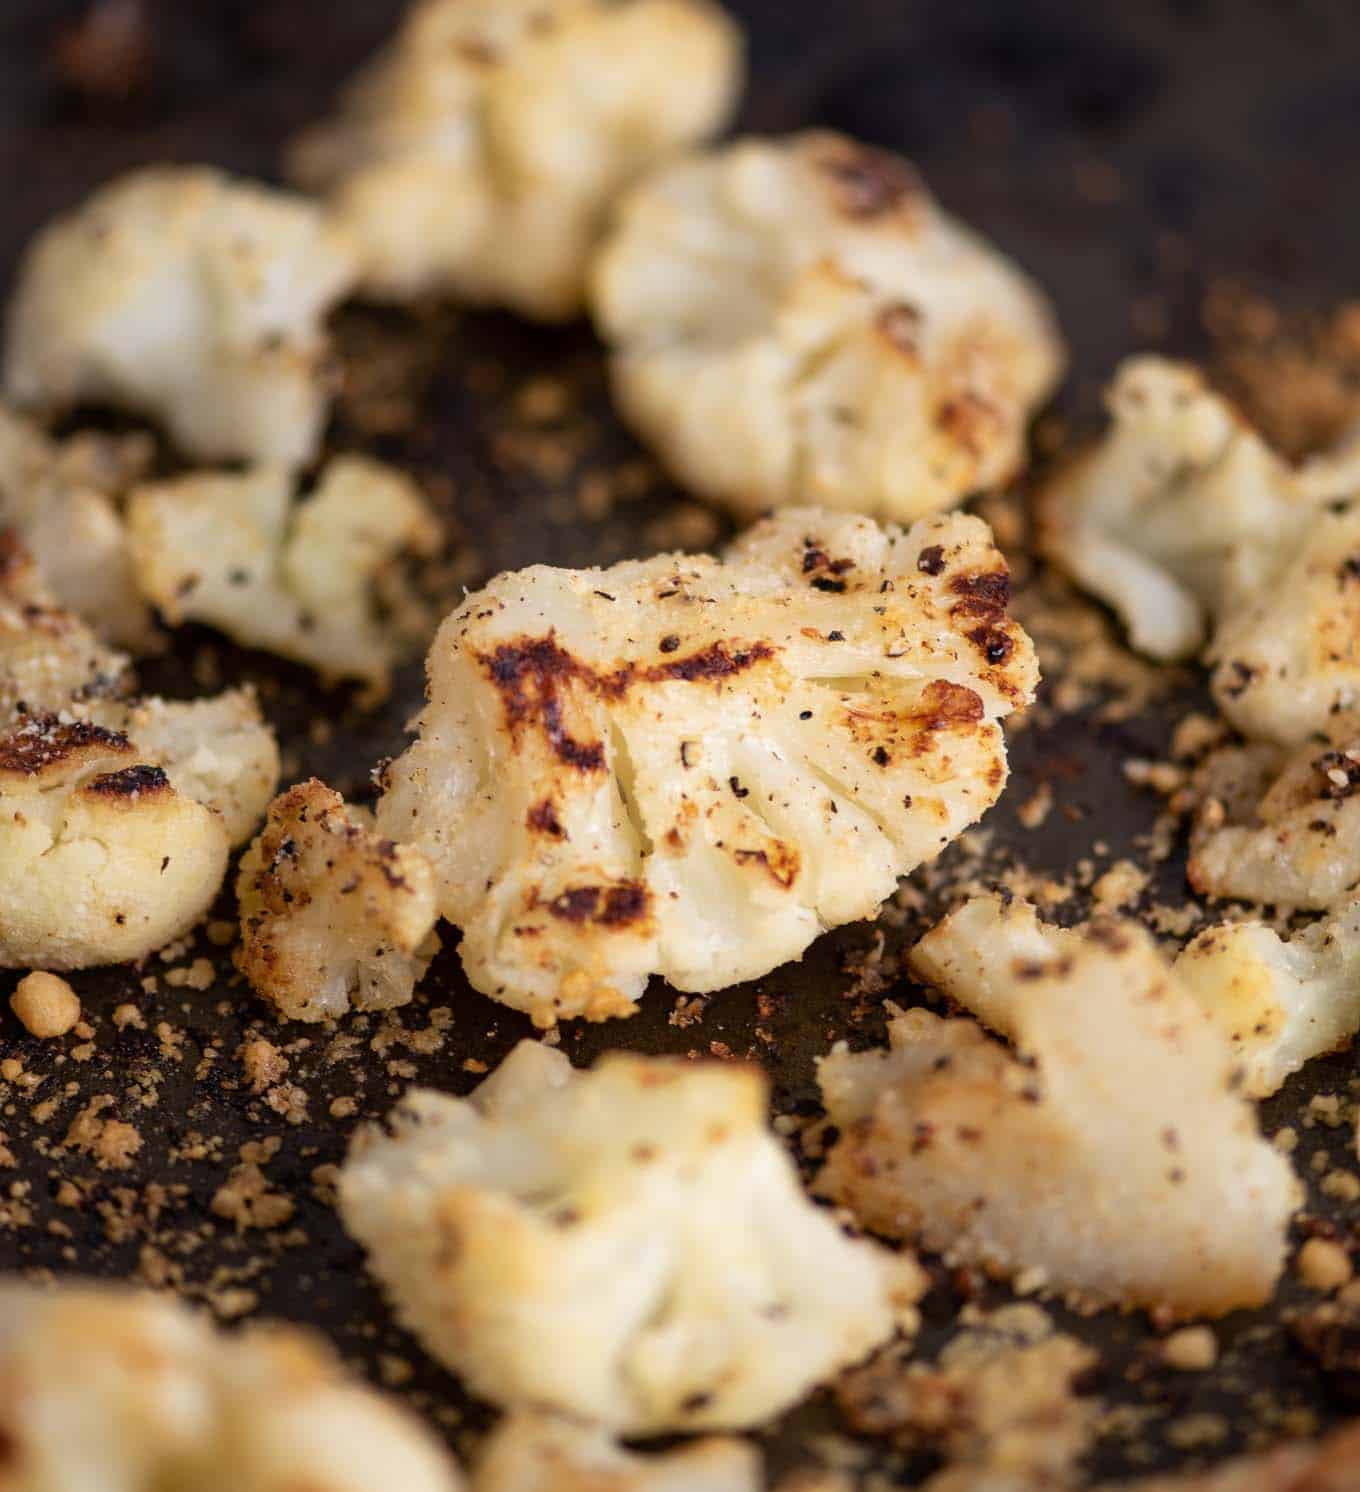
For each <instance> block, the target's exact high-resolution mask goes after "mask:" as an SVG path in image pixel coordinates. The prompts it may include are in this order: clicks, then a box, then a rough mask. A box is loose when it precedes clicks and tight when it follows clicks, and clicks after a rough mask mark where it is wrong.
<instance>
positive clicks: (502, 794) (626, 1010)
mask: <svg viewBox="0 0 1360 1492" xmlns="http://www.w3.org/2000/svg"><path fill="white" fill-rule="evenodd" d="M1009 595H1010V581H1009V576H1008V573H1007V570H1006V566H1005V562H1004V560H1003V559H1002V557H1001V555H1000V553H999V552H998V551H997V549H996V548H995V546H994V545H993V543H992V540H991V534H990V531H989V530H988V529H987V527H986V525H985V524H983V523H982V522H981V520H979V519H977V518H972V517H966V516H964V515H961V514H954V515H950V516H947V517H945V516H941V517H934V518H927V519H922V520H921V521H920V522H918V523H916V524H914V525H913V526H912V527H911V528H910V529H909V530H903V529H899V528H896V527H893V526H884V527H879V526H878V525H877V524H875V523H874V522H872V521H871V520H869V519H866V518H858V517H853V516H849V515H845V514H832V513H825V512H821V511H819V510H817V509H813V508H795V509H791V510H788V511H786V512H784V513H781V514H779V515H778V516H776V517H775V518H772V519H769V520H767V521H765V522H763V523H759V524H757V525H756V526H755V527H753V528H752V529H750V530H749V531H748V532H747V533H746V534H745V535H744V536H743V537H742V538H740V539H739V540H738V541H737V542H736V543H735V544H734V545H733V546H732V547H731V548H730V549H729V550H728V551H727V554H726V556H725V557H724V558H723V559H712V558H709V557H707V556H682V555H662V556H659V557H657V558H655V559H650V560H642V561H627V562H625V563H623V564H619V565H615V566H613V567H612V568H609V569H592V570H557V569H549V568H548V567H546V566H535V567H533V568H531V569H528V570H524V571H520V572H518V573H515V574H506V575H501V576H499V577H497V579H495V580H493V581H492V582H491V584H490V585H488V586H487V587H486V588H485V589H484V590H481V591H478V592H477V593H475V594H474V595H471V596H469V597H468V598H467V600H466V601H465V602H464V603H463V605H462V606H460V607H459V608H458V609H457V610H456V611H455V612H453V613H452V615H451V616H449V617H448V618H447V619H446V620H445V622H444V624H443V626H442V627H441V628H440V631H439V634H438V636H437V637H436V639H435V641H434V645H433V646H432V648H431V650H430V656H429V661H428V677H429V690H428V695H427V698H428V704H427V705H426V708H425V710H424V712H423V713H422V715H421V716H420V718H419V721H418V722H417V724H418V728H419V731H420V736H419V739H418V740H417V741H416V742H415V743H414V744H413V745H412V746H411V747H410V748H409V749H408V750H407V751H406V752H405V753H404V754H403V755H402V756H400V757H399V758H398V759H397V760H396V761H394V762H392V763H391V764H390V765H389V766H388V767H387V768H386V770H385V772H384V774H383V796H382V799H381V801H380V803H379V805H378V813H377V817H378V826H379V828H380V829H381V830H382V832H384V833H385V834H388V835H390V836H391V837H392V838H393V839H396V840H398V841H400V842H403V843H408V842H409V843H411V844H414V845H416V846H418V847H419V848H420V849H421V850H423V851H424V852H425V853H426V854H427V855H428V856H429V858H430V859H431V861H432V862H433V863H434V865H435V868H436V873H437V877H438V894H439V909H440V911H441V912H442V913H443V915H444V916H445V917H447V918H448V919H449V920H450V921H451V922H453V923H455V924H456V925H457V926H459V927H460V928H461V929H462V931H463V941H462V944H461V946H460V949H459V953H460V956H461V958H462V961H463V966H464V969H465V970H466V971H467V975H468V978H469V980H470V981H471V983H472V984H473V985H474V987H475V988H477V989H479V990H481V991H482V992H483V993H485V994H488V995H491V996H492V997H494V998H495V999H498V1000H501V1001H503V1002H504V1003H505V1004H507V1005H512V1006H514V1007H515V1008H517V1009H520V1010H524V1011H526V1012H528V1013H529V1014H530V1015H531V1017H532V1018H533V1020H534V1022H535V1023H536V1024H537V1025H540V1026H544V1027H546V1026H551V1025H552V1024H553V1023H554V1022H555V1021H557V1020H559V1019H570V1018H574V1017H579V1016H585V1017H586V1018H587V1019H592V1020H601V1019H604V1018H606V1017H609V1016H617V1015H628V1014H631V1013H632V1012H633V1011H634V1009H635V1008H636V1006H635V1001H636V1000H637V999H638V997H639V996H640V995H641V994H642V992H643V990H644V989H645V988H646V986H647V983H648V980H649V978H650V977H651V976H652V975H654V974H660V975H662V976H663V977H664V978H665V979H667V980H668V981H669V983H670V984H671V985H672V987H674V988H676V989H679V990H684V991H689V992H705V991H710V990H715V989H722V988H725V987H727V986H728V985H731V984H734V983H737V982H738V981H740V980H744V979H752V978H756V977H758V976H760V975H761V974H764V973H767V972H768V971H769V970H770V969H772V968H775V967H776V966H777V965H779V964H781V963H783V962H785V961H786V960H788V959H792V958H797V957H798V956H799V955H800V954H801V953H802V952H803V950H804V949H805V948H806V947H807V946H808V945H809V943H811V942H812V940H813V939H814V938H815V937H817V936H818V935H819V934H820V933H822V932H824V931H825V930H826V929H828V928H830V927H836V926H840V925H841V924H843V923H846V922H852V921H857V920H859V919H861V918H865V917H871V916H873V915H875V913H876V912H877V910H878V908H879V906H880V904H881V903H882V902H883V901H884V900H885V899H886V898H887V897H889V896H891V895H892V894H893V892H894V891H895V890H896V888H897V885H898V878H899V877H900V876H903V875H905V874H907V873H908V872H909V871H911V870H912V869H913V868H914V867H916V866H917V865H920V864H922V863H923V862H926V861H929V860H932V859H934V857H935V856H936V855H938V854H939V853H940V852H941V851H942V850H943V849H944V848H945V846H946V845H948V844H949V843H950V842H951V840H953V839H954V838H956V837H957V835H958V834H959V833H960V832H961V831H962V830H963V829H965V828H966V827H967V826H968V825H969V824H971V823H973V822H975V821H976V820H977V819H978V818H979V817H981V815H982V814H983V813H984V812H985V811H986V810H987V809H988V808H989V807H990V806H991V805H992V803H994V802H995V801H996V798H997V797H998V796H999V794H1000V792H1001V790H1002V788H1003V786H1004V784H1005V780H1006V747H1005V739H1004V736H1003V734H1002V728H1001V722H1002V721H1003V720H1004V719H1005V718H1006V717H1007V716H1008V715H1010V714H1011V713H1012V712H1013V711H1014V710H1016V709H1017V708H1020V707H1022V706H1023V705H1025V704H1026V703H1028V702H1029V700H1030V699H1031V698H1032V695H1033V690H1034V686H1035V683H1036V678H1037V669H1036V665H1035V661H1034V654H1033V650H1032V647H1031V645H1030V641H1029V639H1028V637H1027V636H1026V635H1025V633H1024V631H1023V630H1022V629H1021V628H1020V627H1019V626H1018V624H1016V623H1015V622H1014V621H1012V620H1011V619H1010V617H1009V615H1008V613H1007V609H1006V608H1007V601H1008V599H1009Z"/></svg>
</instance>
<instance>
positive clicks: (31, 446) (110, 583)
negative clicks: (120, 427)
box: [0, 404, 155, 648]
mask: <svg viewBox="0 0 1360 1492" xmlns="http://www.w3.org/2000/svg"><path fill="white" fill-rule="evenodd" d="M150 457H151V442H150V440H149V438H146V437H139V436H135V435H134V436H124V437H121V438H120V437H112V436H106V435H100V434H94V433H90V434H82V435H76V436H72V437H71V438H70V439H69V440H64V441H60V442H58V441H54V440H51V439H49V438H48V437H47V436H46V435H45V434H44V433H43V432H42V430H41V429H39V427H38V426H37V425H35V424H34V423H33V422H32V421H31V420H27V419H25V418H23V417H22V416H20V415H17V414H15V413H13V412H12V411H11V410H9V409H7V408H6V407H5V406H4V405H2V404H0V529H3V528H13V529H15V530H16V531H17V532H18V534H19V536H20V537H21V538H22V540H23V543H24V547H25V548H26V549H27V550H28V551H29V552H30V553H31V554H32V555H33V557H34V559H35V560H36V561H37V564H38V567H39V568H40V570H41V571H42V575H43V579H44V580H45V581H46V583H47V584H48V586H50V587H51V590H52V593H53V595H54V596H55V597H56V598H57V600H58V601H59V602H60V603H61V605H63V606H65V607H68V608H69V609H70V610H72V611H74V612H76V613H77V614H78V615H79V616H81V617H83V618H84V619H85V620H86V621H88V622H89V623H90V624H91V625H92V626H94V627H95V628H96V629H97V630H98V632H99V634H100V636H101V637H105V638H107V639H108V640H109V641H111V642H114V643H118V644H121V645H122V646H124V647H132V648H142V647H147V646H149V645H150V644H151V643H152V642H153V641H154V640H155V628H154V626H153V625H152V620H151V609H150V607H148V606H147V604H146V602H145V600H143V598H142V596H141V594H140V593H139V592H138V590H137V584H136V580H135V578H134V576H133V573H132V562H131V559H130V558H129V556H128V552H127V535H126V532H125V530H124V527H123V518H122V513H121V511H120V505H119V504H120V499H121V497H122V495H123V493H124V492H126V490H127V488H128V487H129V486H130V485H131V484H132V482H134V481H135V480H136V479H137V478H138V477H140V476H141V475H142V474H143V473H144V472H145V470H146V467H147V465H148V464H149V461H150Z"/></svg>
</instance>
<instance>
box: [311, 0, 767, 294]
mask: <svg viewBox="0 0 1360 1492" xmlns="http://www.w3.org/2000/svg"><path fill="white" fill-rule="evenodd" d="M741 58H742V45H741V36H740V33H739V31H738V30H737V28H736V26H735V25H734V24H733V22H732V21H731V20H730V19H729V18H728V17H727V16H726V15H725V14H724V13H723V11H722V10H721V9H720V8H719V7H718V6H717V5H713V4H709V3H707V0H420V3H417V4H416V5H415V6H413V8H412V10H411V12H410V14H409V16H408V17H407V19H406V21H405V23H404V25H403V26H402V28H401V30H400V31H399V33H398V34H397V36H396V38H395V39H394V40H393V42H392V43H391V45H390V46H389V47H388V48H387V50H386V51H384V52H383V53H382V54H381V55H380V56H379V57H378V58H377V59H375V61H374V62H373V63H372V64H370V66H369V67H368V68H367V69H365V71H364V72H363V73H362V74H361V75H360V76H359V78H358V79H357V80H356V82H355V83H354V84H353V86H352V87H351V88H350V90H349V92H348V95H347V96H346V98H345V99H344V101H343V104H342V108H341V111H340V114H339V117H338V118H337V119H335V120H333V121H331V122H329V123H326V124H323V125H320V126H319V127H317V128H315V129H313V130H311V131H309V132H308V133H307V134H305V135H304V136H303V137H302V138H301V139H300V140H299V141H298V142H297V144H296V145H295V147H294V149H293V152H292V160H291V167H292V174H293V175H294V177H295V178H296V179H297V180H298V181H300V182H301V183H302V184H303V186H304V187H306V188H307V189H308V190H312V191H321V192H324V193H326V194H327V195H328V196H329V198H330V201H331V208H332V211H333V214H334V216H335V218H336V220H337V221H338V222H340V223H341V224H342V225H343V226H344V227H345V228H346V229H347V230H349V231H350V232H351V233H352V235H353V237H354V239H355V241H356V242H357V243H358V244H359V246H360V248H361V251H362V263H363V283H364V287H365V288H366V289H367V290H368V291H369V292H370V293H372V294H374V295H377V296H380V297H382V298H384V299H389V300H396V301H405V300H412V299H415V298H416V297H418V296H421V295H426V294H430V293H432V292H433V293H439V292H444V291H449V292H452V293H453V294H455V295H457V296H459V297H461V298H463V299H465V300H471V301H478V302H486V303H490V304H496V305H506V306H510V307H512V308H513V309H515V310H518V311H521V312H523V313H524V314H526V315H529V316H535V317H540V318H543V319H546V320H560V319H564V318H566V317H570V316H572V315H575V314H576V313H577V312H578V311H579V310H580V308H581V304H582V300H583V296H584V286H585V278H586V269H587V265H588V263H589V259H590V255H591V253H592V251H593V250H594V247H595V244H596V242H597V240H598V238H599V235H600V231H601V228H602V226H603V220H604V216H605V213H606V211H607V209H608V207H609V204H610V201H611V199H612V198H613V196H614V195H615V194H616V193H617V192H618V191H619V189H620V188H621V187H623V186H625V185H626V184H627V183H628V182H630V181H631V180H632V179H633V178H634V177H636V176H637V175H639V174H640V173H641V172H642V171H644V170H645V169H646V168H647V167H648V166H649V165H651V164H652V163H654V162H655V161H657V160H659V159H662V158H664V157H666V156H668V155H670V154H672V153H674V151H675V150H677V149H678V148H679V147H681V146H684V145H689V144H693V143H695V142H697V141H700V140H704V139H707V138H708V137H709V136H711V135H713V134H715V133H717V131H718V130H719V129H721V128H722V126H723V125H724V123H725V122H726V120H727V118H728V115H729V114H730V113H731V111H732V109H733V107H734V105H735V103H736V97H737V93H738V89H739V87H740V83H741V75H742V61H741Z"/></svg>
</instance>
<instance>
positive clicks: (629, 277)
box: [592, 131, 1063, 522]
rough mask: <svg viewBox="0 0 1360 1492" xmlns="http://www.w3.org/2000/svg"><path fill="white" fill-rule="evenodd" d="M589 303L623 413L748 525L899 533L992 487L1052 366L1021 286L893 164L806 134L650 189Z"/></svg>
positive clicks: (632, 198)
mask: <svg viewBox="0 0 1360 1492" xmlns="http://www.w3.org/2000/svg"><path fill="white" fill-rule="evenodd" d="M592 302H593V310H594V314H595V319H596V323H597V325H598V327H599V329H600V333H601V335H602V336H603V338H604V339H605V341H606V342H607V343H608V344H609V345H610V347H611V349H612V358H611V373H612V380H613V388H614V396H615V399H616V401H617V402H618V405H619V408H620V410H621V412H622V413H623V415H624V417H625V418H626V419H627V420H628V422H629V423H630V424H632V425H633V426H634V427H635V428H636V429H637V431H638V432H639V434H640V435H641V436H642V437H643V438H644V439H645V440H646V441H647V442H648V443H649V444H650V445H652V446H653V447H654V448H655V450H656V451H657V453H658V454H659V455H660V457H661V459H662V461H663V462H664V464H665V465H666V466H667V467H668V468H669V469H670V470H671V471H672V472H673V473H674V475H675V476H676V477H677V478H678V479H679V480H680V481H681V482H683V483H684V484H685V485H686V486H688V487H690V488H692V489H693V490H694V491H695V492H697V493H699V494H700V495H701V496H703V497H706V498H709V499H711V500H713V501H715V502H718V503H721V504H723V505H724V506H726V507H728V508H730V509H731V510H732V511H733V512H735V513H736V514H737V515H738V516H740V517H744V518H751V517H754V516H756V515H757V514H759V513H763V512H765V511H767V510H768V509H770V508H779V507H783V506H786V505H788V504H791V503H819V504H821V505H822V506H824V507H827V508H843V509H850V510H852V511H854V512H858V513H868V514H872V515H873V516H875V517H879V518H890V519H894V520H896V521H898V522H906V521H909V520H910V519H913V518H917V517H919V516H920V515H921V514H923V513H928V512H930V511H932V510H934V509H937V508H943V507H949V506H951V505H953V504H954V503H957V502H958V501H959V500H960V499H961V498H963V497H965V496H966V495H967V494H968V493H970V492H972V491H975V490H977V489H979V488H982V487H989V486H993V485H995V484H997V483H1000V482H1004V481H1006V480H1008V479H1009V478H1010V477H1011V476H1012V475H1014V473H1015V472H1016V471H1017V470H1018V469H1019V468H1020V467H1021V466H1022V465H1023V464H1024V461H1025V439H1026V430H1027V426H1028V423H1029V419H1030V416H1031V415H1032V414H1033V413H1034V411H1035V409H1036V408H1037V407H1038V406H1039V405H1040V404H1041V403H1042V402H1043V401H1044V399H1045V398H1046V397H1047V395H1048V394H1049V392H1050V391H1051V390H1052V388H1053V385H1054V384H1055V383H1056V382H1057V379H1058V376H1059V374H1060V373H1061V370H1062V365H1063V349H1062V343H1061V341H1060V339H1059V337H1058V333H1057V330H1056V326H1055V323H1054V320H1053V316H1052V312H1051V310H1050V308H1049V305H1048V302H1047V301H1046V299H1045V298H1044V296H1043V295H1042V293H1041V292H1040V291H1039V289H1038V288H1037V286H1035V285H1034V284H1033V282H1031V281H1030V280H1029V279H1028V278H1027V277H1026V276H1025V275H1024V274H1023V273H1022V272H1021V271H1020V270H1019V269H1018V268H1017V267H1016V266H1015V265H1014V264H1012V263H1011V262H1010V261H1009V260H1008V259H1006V258H1005V257H1004V256H1003V255H1002V254H1001V253H1000V252H999V251H997V250H996V249H995V248H993V247H992V246H991V245H990V244H988V243H986V242H985V241H984V240H983V239H982V238H981V237H980V236H979V235H977V234H976V233H974V232H973V231H972V230H971V229H970V228H967V227H965V226H964V225H963V224H962V223H960V222H958V221H956V220H955V219H954V218H952V217H950V216H949V215H948V214H947V213H945V212H944V211H943V210H942V209H941V208H940V207H939V206H938V205H937V204H936V203H935V201H934V199H933V198H932V197H931V196H930V194H929V192H928V191H927V190H926V188H925V186H924V184H923V183H922V182H921V180H920V179H919V177H918V176H917V175H916V173H915V171H914V170H913V169H912V167H911V166H910V165H908V163H907V162H906V161H904V160H901V159H900V158H898V157H896V156H893V155H890V154H888V153H887V152H885V151H881V150H876V149H871V148H870V147H868V146H865V145H861V144H859V143H857V142H856V141H854V140H850V139H847V138H846V137H845V136H842V135H834V134H830V133H826V132H820V131H819V132H809V133H807V134H800V135H793V136H790V137H787V138H785V139H743V140H739V141H737V142H736V143H735V144H731V145H726V146H722V147H719V148H718V149H716V150H713V151H711V152H708V153H706V154H701V155H694V156H690V157H686V158H684V159H682V160H680V161H678V162H677V163H675V164H674V165H670V166H667V167H663V168H661V169H660V170H658V171H656V172H655V173H653V174H652V175H651V176H649V177H647V178H646V179H645V180H644V181H643V182H642V183H641V184H640V185H639V186H638V187H637V188H636V189H635V190H634V191H632V192H630V193H629V195H628V196H627V197H626V198H625V199H624V201H623V202H622V203H621V205H620V208H619V210H618V212H617V214H616V217H615V224H614V228H613V230H612V232H611V235H610V237H609V238H608V239H607V240H606V241H605V244H604V246H603V248H602V249H601V251H600V255H599V258H598V260H597V261H596V264H595V267H594V270H593V273H592Z"/></svg>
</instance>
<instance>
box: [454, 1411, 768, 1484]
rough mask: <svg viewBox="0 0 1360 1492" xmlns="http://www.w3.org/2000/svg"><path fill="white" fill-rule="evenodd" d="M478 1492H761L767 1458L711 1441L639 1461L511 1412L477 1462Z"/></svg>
mask: <svg viewBox="0 0 1360 1492" xmlns="http://www.w3.org/2000/svg"><path fill="white" fill-rule="evenodd" d="M472 1485H473V1488H474V1492H760V1488H761V1487H762V1486H763V1485H764V1479H763V1477H762V1475H761V1467H760V1452H759V1451H758V1450H757V1449H756V1447H755V1446H754V1445H752V1444H751V1443H750V1442H749V1441H745V1440H732V1439H717V1438H711V1439H707V1440H700V1441H698V1442H696V1443H694V1444H692V1445H685V1446H681V1447H679V1448H678V1449H677V1450H672V1451H666V1452H664V1453H663V1454H661V1455H645V1456H644V1455H638V1454H636V1453H635V1452H633V1451H630V1450H626V1449H624V1447H623V1446H621V1445H619V1444H618V1443H617V1442H616V1441H615V1440H614V1439H613V1438H612V1437H611V1436H609V1435H607V1434H606V1433H604V1432H603V1431H601V1430H598V1429H592V1428H590V1427H588V1426H586V1425H582V1424H579V1423H577V1422H576V1421H574V1420H568V1419H558V1418H557V1417H555V1416H552V1415H546V1414H534V1413H531V1412H530V1413H523V1414H511V1415H507V1416H506V1418H505V1419H504V1420H503V1421H502V1422H501V1423H500V1424H499V1425H498V1426H497V1427H496V1430H495V1433H494V1434H493V1435H492V1436H491V1438H490V1440H489V1441H488V1442H487V1444H486V1446H485V1447H484V1449H483V1451H482V1456H481V1460H480V1461H479V1462H478V1463H477V1474H476V1476H475V1477H474V1478H473V1482H472Z"/></svg>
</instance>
